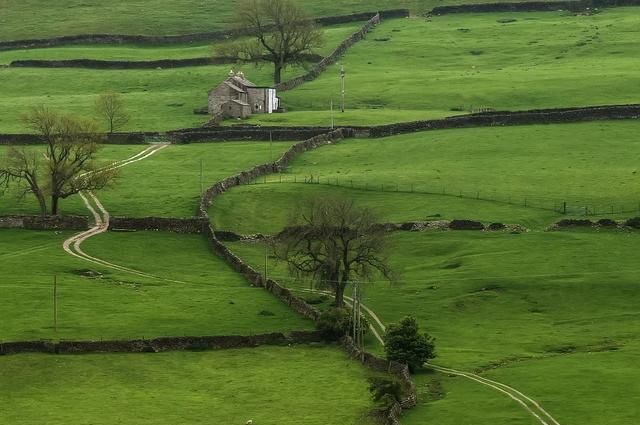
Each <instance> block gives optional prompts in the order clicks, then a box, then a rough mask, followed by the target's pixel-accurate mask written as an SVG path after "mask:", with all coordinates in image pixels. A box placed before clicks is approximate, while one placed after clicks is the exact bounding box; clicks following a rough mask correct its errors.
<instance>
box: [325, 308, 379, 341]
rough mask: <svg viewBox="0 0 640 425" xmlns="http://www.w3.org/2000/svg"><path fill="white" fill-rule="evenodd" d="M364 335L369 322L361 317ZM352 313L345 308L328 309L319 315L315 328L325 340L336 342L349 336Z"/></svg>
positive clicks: (351, 329) (351, 330)
mask: <svg viewBox="0 0 640 425" xmlns="http://www.w3.org/2000/svg"><path fill="white" fill-rule="evenodd" d="M360 320H361V321H360V323H361V327H362V330H363V331H364V334H366V333H367V330H368V329H369V321H368V320H367V319H366V318H365V317H364V316H362V317H361V319H360ZM351 322H352V311H351V310H348V309H346V308H330V309H328V310H326V311H323V312H322V313H321V314H320V318H319V319H318V321H317V323H316V327H317V328H318V330H319V331H320V333H321V334H322V336H323V337H324V338H325V339H328V340H336V339H340V338H342V337H343V336H345V335H351V334H352V332H353V328H352V324H351Z"/></svg>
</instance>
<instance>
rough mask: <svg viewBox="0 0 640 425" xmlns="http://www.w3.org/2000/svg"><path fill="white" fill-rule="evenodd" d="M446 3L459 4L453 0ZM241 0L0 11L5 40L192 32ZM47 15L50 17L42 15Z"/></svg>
mask: <svg viewBox="0 0 640 425" xmlns="http://www.w3.org/2000/svg"><path fill="white" fill-rule="evenodd" d="M446 3H449V4H451V3H453V4H455V3H459V2H456V1H451V0H448V1H447V2H446ZM240 4H241V3H240V2H239V1H235V0H234V1H225V0H212V1H205V2H203V1H200V0H177V1H174V0H159V1H156V2H154V3H153V6H150V5H149V3H148V2H146V1H144V0H109V1H105V2H91V3H88V2H83V1H82V0H65V1H64V2H55V3H54V2H49V1H46V0H25V1H18V0H4V1H3V3H2V4H0V6H1V9H0V10H1V11H2V14H0V40H3V41H4V40H21V39H31V38H48V37H55V36H63V35H76V34H143V35H172V34H192V33H198V32H208V31H217V30H224V29H229V28H233V27H234V26H233V18H234V15H235V11H236V8H237V7H239V6H240ZM440 4H441V2H438V1H435V0H428V1H427V0H393V1H389V0H348V1H343V2H339V3H336V2H332V1H328V0H321V1H311V0H302V1H301V5H302V6H303V7H304V9H305V10H306V11H307V12H308V13H309V15H311V16H314V17H321V16H334V15H345V14H350V13H357V12H375V11H376V10H381V9H393V8H411V9H413V10H415V11H417V10H423V9H426V8H431V7H433V6H436V5H440ZM43 14H46V19H45V18H44V17H43Z"/></svg>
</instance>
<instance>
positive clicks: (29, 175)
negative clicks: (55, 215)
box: [0, 146, 47, 215]
mask: <svg viewBox="0 0 640 425" xmlns="http://www.w3.org/2000/svg"><path fill="white" fill-rule="evenodd" d="M40 162H41V161H39V160H38V152H36V150H35V149H29V148H26V147H21V148H18V147H15V146H10V147H9V151H8V152H7V156H6V158H3V159H0V186H3V187H5V188H6V187H8V186H9V185H10V183H12V182H15V183H17V184H19V185H20V192H19V197H20V198H21V199H22V198H24V197H25V196H27V195H28V194H29V193H32V194H33V195H34V196H35V197H36V199H37V200H38V205H39V207H40V214H42V215H46V214H47V201H46V198H45V193H44V192H43V190H42V189H41V188H40V168H41V167H40Z"/></svg>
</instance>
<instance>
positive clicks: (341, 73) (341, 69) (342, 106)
mask: <svg viewBox="0 0 640 425" xmlns="http://www.w3.org/2000/svg"><path fill="white" fill-rule="evenodd" d="M344 74H345V72H344V65H340V94H341V96H342V105H341V107H340V109H341V110H342V112H344Z"/></svg>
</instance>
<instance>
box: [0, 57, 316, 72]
mask: <svg viewBox="0 0 640 425" xmlns="http://www.w3.org/2000/svg"><path fill="white" fill-rule="evenodd" d="M305 60H307V61H309V62H317V61H320V60H322V56H320V55H315V54H310V55H307V57H306V58H305ZM237 62H238V59H237V58H233V57H210V56H207V57H200V58H189V59H160V60H151V61H123V60H109V61H108V60H97V59H64V60H41V59H29V60H16V61H13V62H11V63H10V64H9V66H10V67H12V68H87V69H165V68H185V67H190V66H207V65H223V64H236V63H237Z"/></svg>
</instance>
